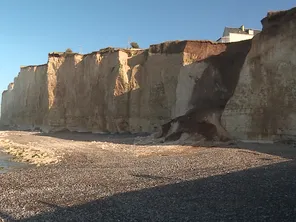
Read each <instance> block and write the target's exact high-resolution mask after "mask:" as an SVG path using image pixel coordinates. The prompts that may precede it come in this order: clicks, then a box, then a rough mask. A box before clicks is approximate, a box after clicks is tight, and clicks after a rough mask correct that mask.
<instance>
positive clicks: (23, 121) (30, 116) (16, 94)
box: [1, 65, 48, 129]
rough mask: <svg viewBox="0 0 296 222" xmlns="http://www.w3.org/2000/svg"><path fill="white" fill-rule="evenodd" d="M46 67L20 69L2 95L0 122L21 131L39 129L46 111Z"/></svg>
mask: <svg viewBox="0 0 296 222" xmlns="http://www.w3.org/2000/svg"><path fill="white" fill-rule="evenodd" d="M46 71H47V66H46V65H41V66H28V67H25V68H21V71H20V73H19V75H18V76H17V77H16V78H15V79H14V83H12V84H10V85H9V86H8V90H6V91H4V92H3V94H2V104H1V120H2V122H3V123H4V124H7V125H18V126H20V128H21V129H31V128H35V127H40V126H42V124H43V117H44V115H45V113H46V112H47V109H48V102H47V101H48V96H47V73H46Z"/></svg>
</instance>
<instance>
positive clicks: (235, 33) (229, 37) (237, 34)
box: [217, 25, 261, 43]
mask: <svg viewBox="0 0 296 222" xmlns="http://www.w3.org/2000/svg"><path fill="white" fill-rule="evenodd" d="M259 32H261V31H260V30H255V29H246V28H245V26H244V25H242V26H241V27H239V28H230V27H225V29H224V32H223V36H222V37H221V38H219V39H218V40H217V42H221V43H227V42H239V41H243V40H247V39H252V38H253V37H254V36H255V35H256V34H258V33H259Z"/></svg>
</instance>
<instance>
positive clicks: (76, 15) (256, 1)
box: [0, 0, 296, 91]
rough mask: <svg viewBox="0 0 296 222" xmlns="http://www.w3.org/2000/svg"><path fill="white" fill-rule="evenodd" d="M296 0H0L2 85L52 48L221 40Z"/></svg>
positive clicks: (40, 60)
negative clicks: (230, 30)
mask: <svg viewBox="0 0 296 222" xmlns="http://www.w3.org/2000/svg"><path fill="white" fill-rule="evenodd" d="M295 6H296V4H295V0H281V1H279V0H246V1H239V0H223V1H220V0H206V1H198V0H182V1H179V0H157V1H156V0H147V1H139V0H138V1H136V0H84V1H82V0H50V1H45V0H26V1H25V0H0V91H3V90H5V89H6V88H7V85H8V84H9V83H10V82H13V79H14V77H16V76H17V75H18V72H19V70H20V66H22V65H35V64H44V63H46V62H47V56H48V53H49V52H53V51H65V50H66V49H67V48H71V49H72V50H73V51H75V52H82V53H89V52H92V51H97V50H99V49H101V48H106V47H108V46H113V47H127V45H128V40H129V39H130V40H131V41H135V42H137V43H138V44H139V45H140V47H141V48H147V47H149V45H151V44H155V43H160V42H164V41H168V40H204V39H208V40H217V39H218V38H219V37H221V35H222V33H223V29H224V27H225V26H228V27H240V26H241V25H245V27H246V28H254V29H261V28H262V27H261V23H260V21H261V19H262V18H263V17H265V16H266V13H267V12H268V11H271V10H286V9H290V8H292V7H295Z"/></svg>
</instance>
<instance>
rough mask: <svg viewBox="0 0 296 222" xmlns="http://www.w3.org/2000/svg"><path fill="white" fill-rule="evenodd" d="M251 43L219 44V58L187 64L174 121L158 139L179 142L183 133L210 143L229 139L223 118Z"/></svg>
mask: <svg viewBox="0 0 296 222" xmlns="http://www.w3.org/2000/svg"><path fill="white" fill-rule="evenodd" d="M250 47H251V41H250V40H247V41H242V42H237V43H231V44H226V45H224V44H223V45H220V44H218V45H216V51H217V52H218V53H217V54H216V55H211V56H209V57H205V58H203V59H200V60H198V61H196V62H194V63H191V64H187V65H184V66H183V67H182V68H181V70H180V75H179V79H178V81H177V82H178V84H177V89H176V94H177V95H176V97H177V99H176V104H175V118H173V119H172V120H171V121H169V122H168V123H166V124H164V125H162V130H161V133H160V135H159V137H163V138H164V140H165V141H170V140H178V139H180V137H181V136H182V134H183V133H187V134H189V135H198V136H200V138H205V139H207V140H228V139H230V136H229V135H228V133H227V132H226V130H225V129H224V128H223V127H222V126H221V122H220V121H221V115H222V112H223V110H224V108H225V105H226V103H227V101H228V100H229V99H230V97H231V96H232V95H233V92H234V89H235V87H236V85H237V81H238V79H239V75H240V71H241V68H242V66H243V64H244V61H245V58H246V56H247V54H248V52H249V50H250Z"/></svg>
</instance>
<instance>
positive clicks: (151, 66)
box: [2, 41, 226, 132]
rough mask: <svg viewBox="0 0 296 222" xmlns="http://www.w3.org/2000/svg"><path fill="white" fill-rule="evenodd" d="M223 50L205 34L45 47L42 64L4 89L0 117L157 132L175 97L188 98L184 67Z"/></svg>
mask: <svg viewBox="0 0 296 222" xmlns="http://www.w3.org/2000/svg"><path fill="white" fill-rule="evenodd" d="M225 49H226V45H225V44H217V43H212V42H209V41H176V42H166V43H162V44H158V45H152V46H151V47H150V48H149V49H148V50H125V49H113V48H107V49H104V50H101V51H99V52H94V53H91V54H87V55H80V54H74V53H73V54H69V53H51V54H49V58H48V63H47V64H46V65H42V66H28V67H23V68H21V71H20V73H19V75H18V77H17V78H16V79H15V81H14V88H13V89H10V90H8V91H6V92H4V93H3V100H2V119H3V122H6V123H7V124H10V125H15V126H18V127H19V128H21V129H32V128H41V129H42V130H44V131H58V130H63V129H68V130H71V131H88V132H153V131H157V130H159V127H160V126H161V125H162V124H164V123H166V122H168V121H170V119H171V118H174V117H176V115H179V114H180V106H179V105H178V106H177V107H176V106H175V104H176V99H177V97H178V103H179V102H181V103H184V101H183V100H185V101H186V100H188V98H187V97H186V96H187V94H185V95H182V93H184V92H182V90H181V92H179V91H180V90H179V91H178V92H177V93H176V88H177V87H179V88H180V86H178V79H180V75H187V76H190V75H191V74H190V73H194V72H195V68H194V67H193V68H192V67H191V68H188V69H186V68H185V67H186V66H189V65H190V64H192V63H194V62H196V61H202V60H204V59H206V58H208V57H210V56H214V55H217V54H220V53H221V52H222V51H224V50H225ZM184 68H185V69H184ZM197 69H199V67H197ZM181 88H182V86H181ZM184 90H187V89H184ZM184 96H185V97H184Z"/></svg>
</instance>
